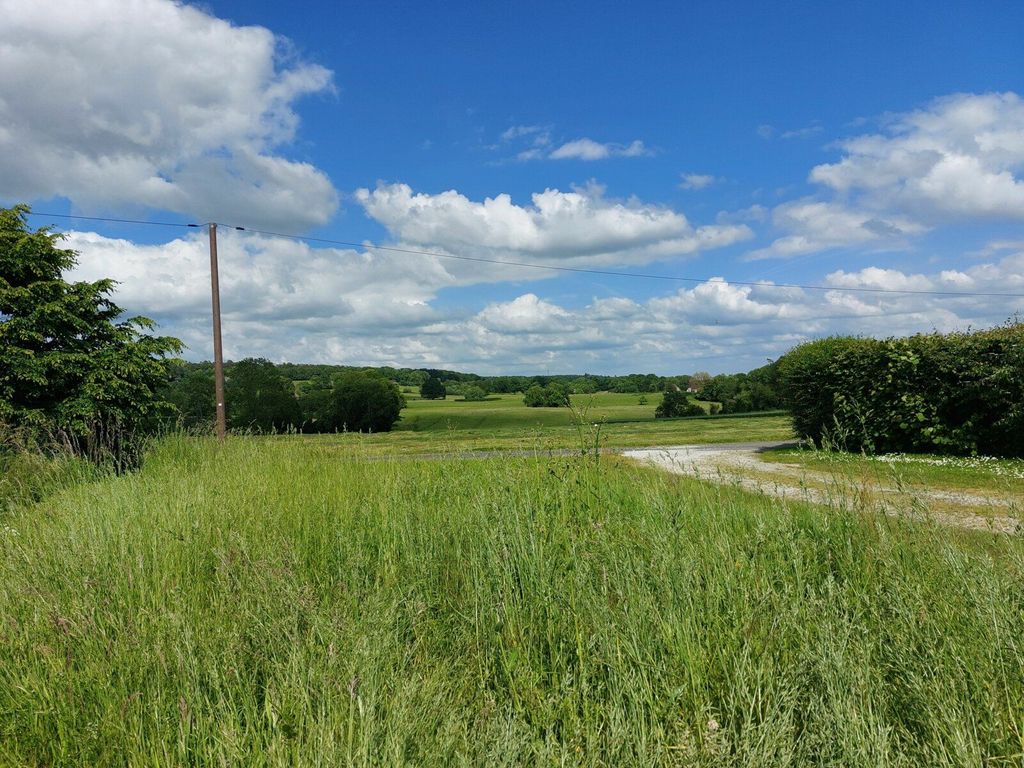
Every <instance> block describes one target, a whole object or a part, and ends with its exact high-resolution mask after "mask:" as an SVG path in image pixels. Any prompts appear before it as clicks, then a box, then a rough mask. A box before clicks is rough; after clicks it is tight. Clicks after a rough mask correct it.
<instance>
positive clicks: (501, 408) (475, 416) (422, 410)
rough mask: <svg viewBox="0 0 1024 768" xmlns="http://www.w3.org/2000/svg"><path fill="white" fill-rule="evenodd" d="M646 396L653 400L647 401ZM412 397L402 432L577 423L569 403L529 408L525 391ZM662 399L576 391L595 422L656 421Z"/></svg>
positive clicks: (577, 404) (580, 406)
mask: <svg viewBox="0 0 1024 768" xmlns="http://www.w3.org/2000/svg"><path fill="white" fill-rule="evenodd" d="M641 398H643V399H644V400H646V401H647V402H646V403H644V404H641V403H640V400H641ZM406 401H407V403H408V404H407V406H406V407H405V408H404V409H403V410H402V419H401V421H399V422H398V423H397V424H396V425H395V430H398V431H405V430H411V431H413V432H420V431H436V430H448V429H504V428H507V427H555V426H567V425H569V424H571V423H572V422H573V412H572V411H571V410H570V409H569V408H527V407H526V406H525V405H524V404H523V396H522V394H519V393H516V394H508V395H489V396H488V398H487V399H486V400H482V401H478V402H471V401H470V402H467V401H465V400H463V399H462V398H461V397H460V396H457V395H449V396H448V397H447V398H445V399H444V400H421V399H419V398H412V397H410V396H408V395H406ZM660 402H661V393H660V392H657V393H653V392H652V393H648V394H642V395H641V394H621V393H616V392H598V393H596V394H593V395H572V403H573V406H574V408H575V410H576V411H577V412H582V413H585V414H586V416H587V418H588V419H589V420H590V421H654V409H655V408H657V407H658V404H659V403H660ZM698 404H699V405H700V406H701V407H703V408H704V410H705V412H707V411H708V410H709V409H710V404H709V403H700V402H698Z"/></svg>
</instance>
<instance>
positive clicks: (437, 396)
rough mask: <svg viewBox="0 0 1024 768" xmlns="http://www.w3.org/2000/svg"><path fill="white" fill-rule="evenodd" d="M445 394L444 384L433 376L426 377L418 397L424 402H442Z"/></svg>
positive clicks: (446, 392)
mask: <svg viewBox="0 0 1024 768" xmlns="http://www.w3.org/2000/svg"><path fill="white" fill-rule="evenodd" d="M447 394H448V391H447V390H446V389H445V388H444V383H443V382H442V381H441V380H440V379H439V378H437V377H435V376H428V377H427V378H426V380H425V381H424V382H423V385H422V386H421V387H420V397H422V398H423V399H424V400H444V398H445V397H446V396H447Z"/></svg>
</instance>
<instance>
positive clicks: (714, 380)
mask: <svg viewBox="0 0 1024 768" xmlns="http://www.w3.org/2000/svg"><path fill="white" fill-rule="evenodd" d="M705 375H706V374H705ZM696 397H697V399H698V400H705V401H712V402H717V403H721V412H722V413H750V412H753V411H770V410H774V409H777V408H783V407H785V401H784V398H783V393H782V389H781V386H780V382H779V369H778V365H777V364H775V363H772V364H770V365H765V366H762V367H761V368H755V369H754V370H752V371H750V372H749V373H731V374H720V375H718V376H709V377H708V379H707V380H706V383H704V384H703V386H702V387H701V388H700V390H699V391H698V392H697V395H696Z"/></svg>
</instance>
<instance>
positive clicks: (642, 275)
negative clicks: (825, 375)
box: [31, 212, 1024, 299]
mask: <svg viewBox="0 0 1024 768" xmlns="http://www.w3.org/2000/svg"><path fill="white" fill-rule="evenodd" d="M31 215H32V216H42V217H47V216H53V217H57V218H65V219H83V220H86V221H104V222H113V223H120V224H147V225H154V226H166V227H191V228H198V227H199V226H201V225H199V224H177V223H171V222H164V221H145V220H136V219H111V218H105V217H102V216H71V215H68V214H59V213H35V212H33V213H31ZM211 223H214V222H211ZM215 223H217V224H218V226H222V227H225V228H228V229H234V230H236V231H239V232H250V233H252V234H258V235H265V236H267V237H281V238H285V239H288V240H295V241H298V242H307V243H322V244H324V245H340V246H344V247H346V248H362V249H364V250H369V251H387V252H389V253H402V254H408V255H414V256H431V257H434V258H439V259H454V260H457V261H469V262H476V263H480V264H494V265H497V266H504V267H520V268H524V269H544V270H549V271H554V272H570V273H575V274H585V275H600V276H604V277H629V278H637V279H641V280H663V281H670V282H679V283H691V284H702V283H722V284H724V285H742V286H745V287H752V288H798V289H800V290H805V291H839V292H843V293H871V294H895V295H914V296H943V297H952V298H956V297H962V298H1006V299H1024V293H1009V292H998V291H938V290H924V289H917V288H869V287H865V286H836V285H809V284H804V283H773V282H762V281H756V280H728V279H726V278H718V277H714V278H712V277H688V276H682V275H659V274H655V273H651V272H623V271H620V270H611V269H594V268H590V267H567V266H560V265H553V264H538V263H536V262H527V261H511V260H506V259H488V258H485V257H482V256H465V255H459V254H453V253H443V252H440V251H426V250H419V249H415V248H397V247H395V246H389V245H376V244H373V243H365V242H363V243H357V242H354V241H350V240H332V239H329V238H324V237H304V236H302V235H292V234H288V233H286V232H272V231H269V230H264V229H252V228H250V227H243V226H237V225H232V224H223V223H222V222H215Z"/></svg>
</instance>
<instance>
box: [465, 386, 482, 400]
mask: <svg viewBox="0 0 1024 768" xmlns="http://www.w3.org/2000/svg"><path fill="white" fill-rule="evenodd" d="M462 399H463V400H468V401H470V402H474V403H479V402H481V401H483V400H486V399H487V390H486V389H484V388H483V387H478V386H476V385H475V384H469V385H467V386H466V387H464V388H463V390H462Z"/></svg>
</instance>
